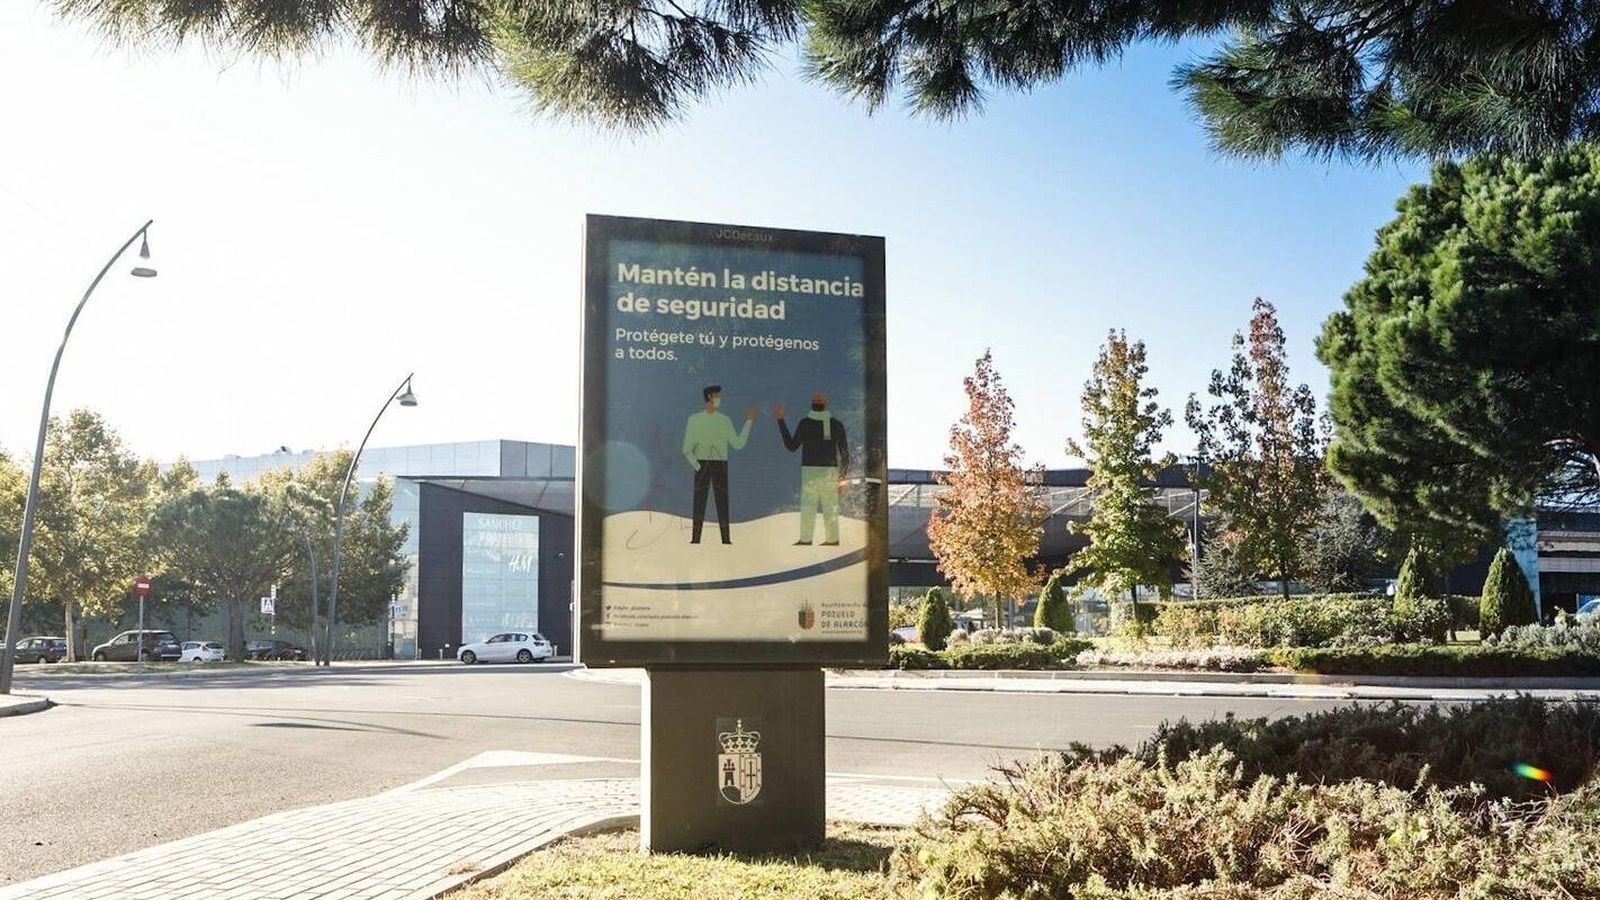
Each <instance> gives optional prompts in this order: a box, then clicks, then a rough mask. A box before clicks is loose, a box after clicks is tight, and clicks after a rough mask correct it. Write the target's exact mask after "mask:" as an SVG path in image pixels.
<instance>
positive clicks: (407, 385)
mask: <svg viewBox="0 0 1600 900" xmlns="http://www.w3.org/2000/svg"><path fill="white" fill-rule="evenodd" d="M411 374H412V375H415V374H416V373H415V372H413V373H411ZM397 400H398V401H399V403H400V405H401V406H416V405H417V395H416V394H413V393H411V375H407V376H406V380H405V381H403V382H401V383H400V386H399V387H397V388H395V389H394V393H392V394H390V395H389V399H387V400H385V401H383V406H382V407H380V408H379V409H378V414H377V415H375V416H373V417H372V424H371V425H368V426H367V433H366V435H364V436H363V437H362V438H361V446H359V447H357V448H356V455H355V456H352V457H351V458H350V468H348V469H346V470H345V473H344V487H343V488H341V489H340V490H339V505H338V506H335V507H334V508H333V577H332V579H330V580H331V581H332V584H331V585H329V588H328V624H327V631H326V632H325V633H324V634H325V639H324V640H323V642H322V648H323V649H322V664H323V665H325V666H331V665H333V638H334V629H335V626H336V625H337V623H338V621H339V559H340V551H341V549H342V548H343V546H344V505H345V501H346V500H347V499H348V498H349V496H350V482H351V481H352V480H354V479H355V477H356V466H358V465H360V464H361V451H363V450H365V449H367V439H368V438H370V437H372V430H373V429H374V428H377V427H378V420H379V419H381V418H383V414H384V413H385V412H387V411H388V409H389V406H390V404H392V403H394V402H395V401H397Z"/></svg>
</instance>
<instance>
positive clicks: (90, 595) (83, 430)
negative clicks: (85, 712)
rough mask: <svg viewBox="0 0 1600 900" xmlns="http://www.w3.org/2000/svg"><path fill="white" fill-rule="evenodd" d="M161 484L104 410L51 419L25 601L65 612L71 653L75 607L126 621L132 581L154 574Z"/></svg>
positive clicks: (78, 650)
mask: <svg viewBox="0 0 1600 900" xmlns="http://www.w3.org/2000/svg"><path fill="white" fill-rule="evenodd" d="M161 489H162V481H161V479H160V476H159V470H158V469H157V467H156V464H155V463H154V462H152V461H148V460H146V461H140V460H139V458H138V457H136V456H135V455H134V454H133V453H131V452H129V451H128V450H127V448H126V447H125V445H124V444H123V441H122V437H121V436H120V435H118V434H117V432H116V431H115V430H114V429H113V428H111V426H110V425H108V424H107V423H106V421H105V419H103V418H102V417H101V416H100V415H99V414H97V413H93V412H90V411H88V410H81V409H80V410H73V411H72V412H71V413H69V414H68V415H67V416H66V418H64V419H63V418H60V417H53V418H52V419H51V420H50V427H49V430H48V431H47V433H46V436H45V450H44V465H43V467H42V469H41V470H40V478H39V511H38V515H37V518H36V519H35V525H34V532H33V545H32V551H31V553H30V554H29V568H28V585H27V594H26V598H25V599H26V600H27V601H28V602H31V603H36V604H38V603H44V604H49V605H51V606H54V607H58V608H59V609H60V610H61V611H62V619H63V621H62V625H63V629H64V630H63V635H64V636H65V637H66V639H67V650H68V653H69V655H70V658H76V656H77V655H78V654H80V653H82V652H83V648H81V647H79V646H77V644H78V635H77V628H76V627H74V622H75V620H76V618H77V613H78V611H79V610H80V609H81V610H82V611H83V612H84V613H85V614H87V615H96V616H106V617H109V618H113V619H118V618H121V614H122V612H123V611H124V610H125V609H126V608H127V607H128V606H129V605H130V603H131V602H132V601H131V600H130V598H131V596H132V595H131V594H130V590H131V587H132V584H133V580H134V579H135V578H136V577H138V576H139V575H144V574H153V572H152V570H153V569H155V567H156V564H155V561H154V560H152V559H151V558H150V557H149V555H148V553H149V544H148V542H147V541H146V537H145V527H146V517H147V516H148V515H149V512H150V510H151V508H152V507H153V505H154V504H155V502H156V501H157V499H158V498H159V496H160V491H161ZM25 490H26V487H25V486H24V491H25ZM17 521H19V522H20V521H21V519H20V517H19V518H18V520H17ZM12 559H15V553H14V551H13V556H12ZM155 599H157V600H158V601H159V600H160V598H159V597H156V598H155Z"/></svg>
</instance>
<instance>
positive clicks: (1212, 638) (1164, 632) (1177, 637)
mask: <svg viewBox="0 0 1600 900" xmlns="http://www.w3.org/2000/svg"><path fill="white" fill-rule="evenodd" d="M1153 627H1154V628H1155V632H1156V634H1159V635H1161V636H1162V637H1164V638H1166V639H1167V640H1168V641H1170V642H1171V644H1172V646H1174V647H1211V646H1214V645H1215V644H1216V643H1217V640H1218V633H1217V607H1215V606H1212V605H1210V604H1204V603H1161V604H1158V605H1157V609H1156V618H1155V622H1154V623H1153Z"/></svg>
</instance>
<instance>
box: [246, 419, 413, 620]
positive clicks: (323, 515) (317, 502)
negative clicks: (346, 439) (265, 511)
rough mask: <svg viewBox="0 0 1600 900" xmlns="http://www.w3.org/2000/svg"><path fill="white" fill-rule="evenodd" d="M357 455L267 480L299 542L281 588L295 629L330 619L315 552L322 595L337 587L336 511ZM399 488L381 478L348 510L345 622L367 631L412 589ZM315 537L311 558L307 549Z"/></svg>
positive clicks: (280, 613)
mask: <svg viewBox="0 0 1600 900" xmlns="http://www.w3.org/2000/svg"><path fill="white" fill-rule="evenodd" d="M351 456H352V454H351V452H350V451H349V450H338V451H335V452H332V453H319V454H317V455H316V456H314V457H312V459H311V462H310V463H308V464H307V465H306V466H305V467H303V468H301V469H280V470H276V471H270V472H264V473H262V476H261V479H260V487H261V490H262V491H264V492H266V493H267V494H269V495H270V496H272V497H273V498H274V500H275V502H278V503H280V504H281V505H282V506H283V508H284V509H285V510H286V512H287V513H288V515H287V517H286V519H285V525H286V527H288V529H289V531H290V534H291V536H292V537H293V539H294V541H295V550H294V553H293V554H292V555H291V557H290V563H289V568H288V571H287V573H286V574H285V576H284V579H283V581H282V583H281V584H280V586H279V589H278V606H277V610H276V615H277V617H278V620H279V621H280V622H282V623H283V624H284V625H287V626H288V627H290V628H296V629H305V630H308V631H311V632H313V633H314V634H319V633H320V630H319V629H317V628H313V627H312V626H313V625H314V624H319V623H321V622H322V620H323V619H324V618H325V616H324V615H323V611H322V610H317V611H316V612H315V613H313V610H312V603H311V581H312V577H313V576H312V568H311V562H310V559H311V553H315V555H316V560H317V568H318V571H317V575H316V577H317V578H318V579H319V581H318V588H319V589H318V595H319V598H320V597H321V596H322V594H323V592H325V591H326V589H327V585H328V584H329V583H330V576H331V574H332V572H331V568H330V567H331V564H332V560H333V504H334V503H335V502H336V499H337V498H338V496H339V488H340V486H341V485H343V483H344V474H345V471H346V470H347V468H348V467H349V465H350V459H351ZM393 511H394V484H393V482H391V481H389V480H387V479H379V480H377V481H375V482H372V483H371V484H368V485H365V486H364V487H363V488H362V491H361V494H360V498H359V501H358V502H352V503H351V504H350V505H349V508H347V509H346V510H345V523H344V548H343V552H342V556H343V559H342V561H341V564H340V570H341V571H340V573H339V619H340V621H341V623H342V624H344V625H368V624H372V623H374V622H379V621H382V620H383V619H384V618H385V617H386V616H387V615H388V608H389V602H390V600H391V599H392V598H393V596H394V594H395V592H397V591H399V590H400V588H401V587H402V586H403V585H404V584H405V574H406V559H405V556H404V555H403V554H402V553H401V548H402V547H404V546H405V540H406V527H405V525H403V524H402V525H396V524H394V523H393V521H392V513H393ZM308 537H309V539H310V542H311V545H312V551H311V553H308V552H307V550H306V541H307V538H308Z"/></svg>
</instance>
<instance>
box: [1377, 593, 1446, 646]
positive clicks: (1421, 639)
mask: <svg viewBox="0 0 1600 900" xmlns="http://www.w3.org/2000/svg"><path fill="white" fill-rule="evenodd" d="M1389 631H1390V637H1391V638H1392V639H1393V640H1394V641H1395V642H1396V643H1402V644H1405V643H1425V644H1442V643H1444V641H1445V638H1446V637H1447V636H1448V635H1449V632H1450V603H1449V601H1448V600H1446V599H1445V598H1443V597H1413V598H1412V599H1411V600H1409V601H1408V602H1404V603H1402V602H1401V601H1400V595H1399V593H1398V592H1396V594H1395V601H1394V608H1393V611H1392V612H1391V613H1390V616H1389Z"/></svg>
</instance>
